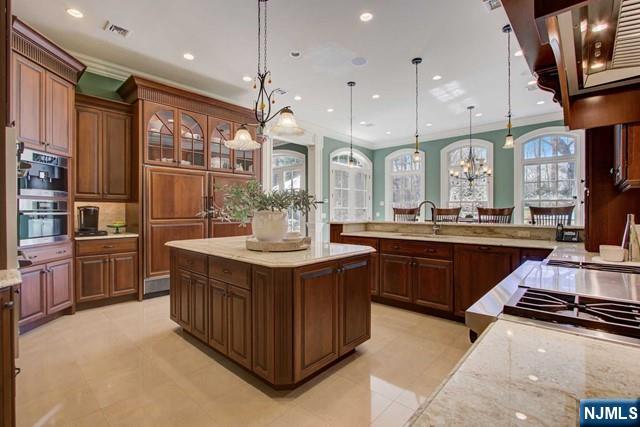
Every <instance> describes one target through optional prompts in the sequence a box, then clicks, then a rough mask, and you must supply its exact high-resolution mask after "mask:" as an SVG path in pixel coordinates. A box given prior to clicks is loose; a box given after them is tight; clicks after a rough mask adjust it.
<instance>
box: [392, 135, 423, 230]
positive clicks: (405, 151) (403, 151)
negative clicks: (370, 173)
mask: <svg viewBox="0 0 640 427" xmlns="http://www.w3.org/2000/svg"><path fill="white" fill-rule="evenodd" d="M418 151H419V152H420V164H421V166H420V170H419V171H418V173H420V174H421V175H422V179H421V180H420V185H421V188H420V190H421V191H422V200H425V198H426V194H427V165H426V160H427V158H426V154H425V152H424V151H423V150H418ZM413 153H415V149H413V148H401V149H399V150H395V151H393V152H391V153H389V154H387V155H386V156H385V158H384V215H385V219H386V220H387V221H393V206H392V200H393V197H392V190H391V182H392V176H393V175H412V174H414V173H415V171H411V172H396V173H393V172H391V162H392V161H393V160H394V159H395V158H396V157H398V156H401V155H404V154H410V155H413ZM416 207H417V206H416Z"/></svg>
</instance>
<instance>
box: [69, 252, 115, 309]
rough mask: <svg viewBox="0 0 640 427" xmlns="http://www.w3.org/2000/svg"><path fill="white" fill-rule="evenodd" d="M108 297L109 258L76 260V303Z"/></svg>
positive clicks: (105, 256)
mask: <svg viewBox="0 0 640 427" xmlns="http://www.w3.org/2000/svg"><path fill="white" fill-rule="evenodd" d="M107 297H109V256H108V255H95V256H85V257H78V258H76V302H86V301H95V300H99V299H103V298H107Z"/></svg>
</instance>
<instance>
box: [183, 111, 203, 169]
mask: <svg viewBox="0 0 640 427" xmlns="http://www.w3.org/2000/svg"><path fill="white" fill-rule="evenodd" d="M178 117H179V119H180V123H179V125H180V131H179V132H178V135H179V136H180V143H179V145H178V147H179V148H178V150H179V153H180V164H179V166H180V167H183V168H191V169H206V168H207V143H206V137H207V133H206V129H207V116H205V115H203V114H198V113H192V112H190V111H180V112H179V114H178Z"/></svg>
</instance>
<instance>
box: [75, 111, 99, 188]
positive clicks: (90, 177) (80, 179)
mask: <svg viewBox="0 0 640 427" xmlns="http://www.w3.org/2000/svg"><path fill="white" fill-rule="evenodd" d="M76 129H77V143H76V150H75V160H76V198H78V199H99V198H100V197H101V194H100V192H101V189H102V162H100V156H101V151H100V147H101V145H102V113H101V112H100V110H96V109H93V108H88V107H83V106H78V107H77V108H76Z"/></svg>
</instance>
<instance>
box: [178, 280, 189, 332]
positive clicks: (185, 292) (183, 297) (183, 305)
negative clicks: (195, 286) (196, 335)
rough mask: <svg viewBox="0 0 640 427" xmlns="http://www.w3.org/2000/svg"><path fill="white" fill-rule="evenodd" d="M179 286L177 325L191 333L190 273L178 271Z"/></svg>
mask: <svg viewBox="0 0 640 427" xmlns="http://www.w3.org/2000/svg"><path fill="white" fill-rule="evenodd" d="M178 280H179V281H180V284H179V286H178V289H179V290H180V297H179V299H178V301H180V307H178V323H179V324H180V326H182V327H183V328H184V329H186V330H187V331H191V273H189V272H187V271H184V270H178Z"/></svg>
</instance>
